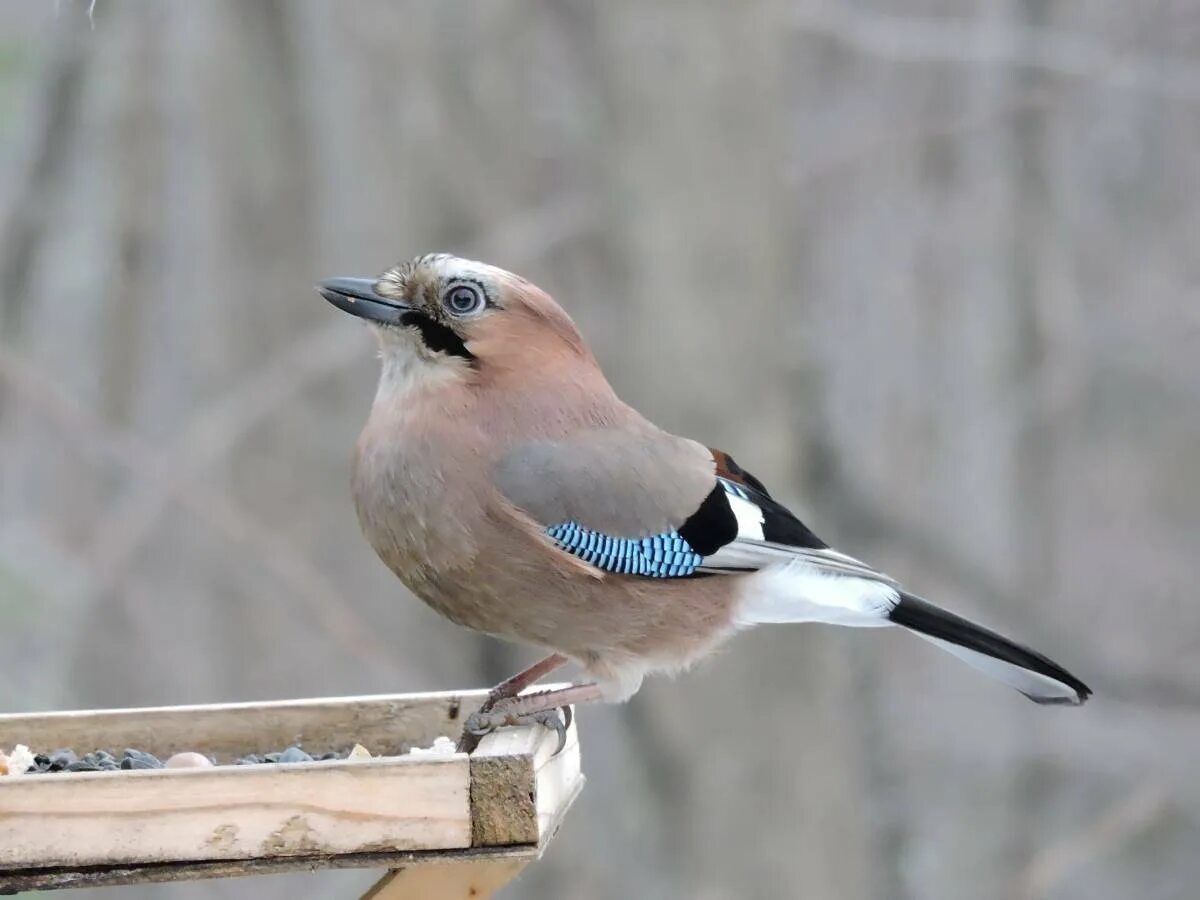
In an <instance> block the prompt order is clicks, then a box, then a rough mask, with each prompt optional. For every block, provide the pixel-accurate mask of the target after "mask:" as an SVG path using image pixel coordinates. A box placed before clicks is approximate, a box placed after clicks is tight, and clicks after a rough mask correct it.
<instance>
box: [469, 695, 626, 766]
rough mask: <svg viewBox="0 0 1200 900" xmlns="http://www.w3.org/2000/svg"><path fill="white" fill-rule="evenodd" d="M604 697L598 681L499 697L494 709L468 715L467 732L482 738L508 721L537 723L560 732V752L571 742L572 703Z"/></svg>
mask: <svg viewBox="0 0 1200 900" xmlns="http://www.w3.org/2000/svg"><path fill="white" fill-rule="evenodd" d="M601 699H603V694H602V693H601V691H600V686H599V685H597V684H596V683H595V682H588V683H587V684H573V685H571V686H570V687H565V688H556V689H555V690H551V691H538V692H536V693H533V694H523V695H521V696H519V697H506V698H503V699H500V700H497V701H496V702H495V704H493V706H492V708H491V709H489V710H480V711H478V712H474V713H472V714H471V715H470V716H468V717H467V721H466V723H465V725H464V736H465V735H467V734H470V735H473V736H474V737H475V738H476V739H478V738H480V737H483V736H484V735H485V734H490V733H491V732H493V731H495V730H496V729H497V728H503V727H504V726H505V725H533V724H535V723H536V724H539V725H544V726H546V727H547V728H550V729H552V730H553V731H555V732H557V733H558V747H557V749H555V751H554V752H555V754H556V755H557V754H558V753H561V752H562V749H563V747H565V746H566V744H567V729H568V728H570V727H571V704H573V703H594V702H596V701H597V700H601ZM560 708H561V709H562V710H563V711H564V712H563V717H562V718H559V715H558V710H559V709H560Z"/></svg>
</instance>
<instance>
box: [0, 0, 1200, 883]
mask: <svg viewBox="0 0 1200 900" xmlns="http://www.w3.org/2000/svg"><path fill="white" fill-rule="evenodd" d="M87 5H88V4H87V2H86V0H75V2H71V0H60V2H57V3H55V2H51V0H0V296H2V300H3V304H2V307H0V442H2V443H0V447H2V450H0V477H2V478H3V494H2V498H0V620H2V621H3V625H2V626H0V709H3V710H6V711H20V710H35V709H54V708H74V707H80V706H87V707H92V706H129V705H140V704H164V703H185V702H198V701H220V700H251V699H265V698H283V697H299V696H307V695H336V694H353V693H378V692H393V691H418V690H426V689H447V688H460V687H471V686H482V685H485V684H487V683H489V682H492V681H494V680H496V679H498V678H500V677H501V676H503V675H506V674H509V673H510V672H511V671H512V670H514V669H515V668H516V667H517V666H518V665H520V664H522V663H524V662H528V661H530V660H531V659H532V658H533V657H534V654H533V653H532V652H530V651H527V650H524V649H521V648H510V647H507V646H503V645H500V644H498V643H495V642H491V641H488V640H485V639H480V638H476V637H475V636H473V635H471V634H469V633H466V632H464V631H461V630H458V629H456V628H455V627H454V626H452V625H450V624H448V623H445V622H443V621H442V620H441V619H439V618H438V617H437V616H436V615H434V614H433V613H432V612H430V611H428V610H427V609H425V608H424V607H423V606H421V605H420V604H419V603H417V602H416V601H414V600H413V599H412V598H411V597H410V596H408V595H407V594H406V593H405V591H404V590H403V589H402V588H401V587H400V585H399V584H398V583H397V582H396V581H395V580H394V579H393V578H392V576H391V575H390V574H389V573H388V572H387V571H386V570H385V569H384V567H383V565H382V564H381V563H379V562H378V561H377V560H376V558H375V557H374V555H373V554H372V552H371V550H370V549H369V548H368V546H367V544H366V542H365V541H364V540H363V539H362V538H361V536H360V535H359V532H358V527H357V524H356V521H355V517H354V513H353V510H352V507H351V502H350V496H349V490H348V484H347V480H348V471H349V454H350V450H351V446H352V444H353V442H354V440H355V437H356V436H357V433H358V430H359V428H360V427H361V425H362V422H363V421H364V419H365V416H366V413H367V408H368V405H369V403H370V400H371V397H372V394H373V390H374V381H375V377H376V371H375V365H376V364H375V361H374V359H373V355H374V349H373V344H372V341H371V339H370V337H369V335H368V332H367V331H366V329H365V328H364V327H363V326H362V325H361V323H359V322H357V321H354V320H351V319H350V318H349V317H347V316H344V315H341V314H339V313H337V312H335V311H334V310H332V309H331V308H330V307H329V306H328V305H327V304H325V303H324V302H323V301H322V300H321V299H320V298H319V297H318V296H317V295H316V293H314V291H313V288H312V285H313V283H314V282H315V281H317V280H318V279H320V278H322V277H326V276H330V275H370V274H375V273H378V272H379V271H381V270H382V269H384V268H385V267H387V266H389V265H391V264H392V263H394V262H396V261H398V260H399V259H401V258H406V257H409V256H412V255H415V254H417V253H422V252H427V251H435V250H436V251H450V252H455V253H459V254H461V255H467V256H473V257H476V258H482V259H486V260H488V261H490V262H493V263H496V264H498V265H501V266H504V267H505V268H509V269H513V270H516V271H518V272H520V273H522V274H524V275H525V276H527V277H529V278H530V279H532V280H534V281H536V282H537V283H539V284H541V285H542V286H544V287H545V288H547V289H548V290H550V291H551V292H552V293H553V294H554V295H555V296H556V297H557V298H558V299H559V300H560V301H561V302H562V304H563V305H564V306H565V307H566V308H567V309H568V310H569V311H570V312H571V314H572V315H573V316H574V317H575V318H576V320H577V321H578V323H579V324H580V326H581V328H582V329H583V330H584V332H585V334H586V335H588V337H589V339H590V340H591V341H592V343H593V346H594V347H595V349H596V351H597V354H598V356H599V357H600V359H601V361H602V363H603V364H604V365H605V367H606V369H607V371H608V373H609V375H610V376H611V379H612V380H613V382H614V383H615V385H616V386H617V388H618V390H619V392H620V393H621V394H622V395H623V396H624V397H625V398H626V399H628V400H629V401H630V402H632V403H633V404H634V405H635V406H637V407H638V408H640V409H641V410H642V411H643V412H645V413H646V414H648V415H649V416H651V417H652V418H653V419H655V420H656V421H658V422H659V423H660V424H662V425H663V426H665V427H667V428H669V429H672V430H676V431H680V432H683V433H686V434H688V435H690V436H693V437H696V438H698V439H701V440H703V441H706V442H707V443H709V444H713V445H716V446H719V447H723V448H726V449H728V450H730V451H733V452H734V453H735V454H736V456H737V458H738V460H739V461H740V462H741V463H742V464H743V465H745V466H747V467H749V468H750V469H751V470H752V471H754V472H755V473H756V474H758V475H759V476H760V477H762V478H763V479H764V480H766V481H767V482H768V484H770V485H771V486H772V487H773V488H774V489H775V492H776V493H777V494H778V495H779V496H780V497H781V498H782V499H784V500H785V501H787V502H788V503H789V504H791V505H793V506H794V508H796V509H797V511H798V512H799V513H800V514H801V515H802V516H803V517H804V518H805V519H806V520H808V521H809V522H810V523H811V524H812V525H813V526H814V527H815V528H816V530H817V531H818V533H820V534H822V535H823V536H825V537H826V539H828V540H831V541H834V542H836V543H837V544H838V545H839V546H842V547H843V548H844V549H845V550H847V551H849V552H851V553H853V554H855V555H856V556H860V557H863V558H865V559H867V560H869V561H871V562H873V563H875V564H877V565H878V566H880V567H882V568H884V569H886V570H887V571H889V572H891V573H893V574H895V575H896V576H898V577H900V578H902V579H904V580H905V581H907V582H908V583H909V584H910V585H911V586H912V587H913V588H914V589H915V590H917V591H919V592H920V593H922V594H925V595H926V596H929V597H931V598H934V599H936V600H938V601H939V602H942V603H944V604H945V605H948V606H950V607H951V608H953V609H956V610H958V611H961V612H963V613H965V614H968V615H971V616H974V617H977V618H978V619H980V620H982V621H984V622H986V623H989V624H991V625H993V626H995V627H998V628H1000V629H1002V630H1005V631H1007V632H1009V633H1011V634H1013V635H1014V636H1016V637H1019V638H1021V639H1023V640H1026V641H1028V642H1029V643H1030V644H1032V645H1034V646H1035V647H1037V648H1039V649H1042V650H1044V651H1045V652H1047V653H1048V654H1050V655H1053V656H1054V657H1056V658H1057V659H1059V660H1060V661H1062V662H1063V663H1065V664H1066V665H1068V666H1069V667H1070V668H1072V669H1075V670H1076V671H1077V672H1078V673H1079V674H1080V675H1082V676H1083V677H1084V678H1085V679H1086V680H1088V681H1090V682H1091V683H1092V686H1093V687H1094V688H1095V689H1096V697H1095V699H1094V700H1093V701H1092V703H1090V704H1089V705H1088V706H1087V707H1085V708H1084V709H1081V710H1060V709H1045V708H1039V707H1036V706H1034V705H1033V704H1031V703H1028V702H1026V701H1025V700H1023V699H1022V698H1021V697H1020V696H1018V695H1016V694H1015V693H1012V692H1010V691H1008V690H1006V689H1004V688H1003V687H1000V686H997V685H995V684H993V683H991V682H988V681H987V680H985V679H984V678H982V677H979V676H977V675H976V674H975V673H974V672H972V671H971V670H969V669H966V668H964V667H963V666H961V665H960V664H959V663H958V662H957V661H956V660H954V659H953V658H951V657H950V656H948V655H945V654H942V653H938V652H936V651H934V650H933V649H931V648H930V647H929V646H927V645H925V644H924V643H923V642H920V641H917V640H914V639H911V638H910V637H908V636H906V635H903V634H891V633H887V634H884V633H865V632H843V631H838V630H835V629H827V628H822V627H808V628H804V627H793V628H777V629H771V630H768V629H762V630H760V631H758V632H755V633H752V634H748V635H745V636H742V637H741V638H739V639H738V640H736V641H735V642H734V643H733V644H732V645H731V646H730V647H729V648H728V649H727V650H725V651H723V652H721V653H720V654H718V655H717V656H716V657H715V658H714V659H712V660H711V661H709V662H708V663H706V664H705V665H703V666H702V667H700V668H699V669H698V670H696V671H695V672H693V673H692V674H690V675H689V676H687V677H685V678H681V679H679V680H678V681H675V682H670V681H665V680H655V681H652V682H650V683H648V684H647V685H646V687H645V688H644V689H643V690H642V692H641V693H640V694H639V695H638V696H637V697H636V698H635V699H634V700H633V701H632V702H631V703H630V704H629V705H628V706H625V707H622V708H595V709H586V710H584V711H583V713H582V716H581V719H582V729H583V738H584V753H585V768H586V771H587V773H588V775H589V778H590V782H589V785H588V788H587V789H586V790H585V792H584V794H583V796H582V798H581V800H580V802H579V803H578V805H577V806H576V808H575V809H574V810H573V812H572V814H571V815H570V816H569V817H568V819H567V822H566V825H565V827H564V829H563V831H562V833H561V835H560V836H559V839H558V840H557V841H556V842H555V844H554V845H553V846H552V848H551V851H550V853H549V854H548V856H547V858H546V859H545V860H544V861H542V862H541V863H540V864H538V865H536V866H533V867H531V869H529V870H528V871H527V874H526V875H524V876H523V877H522V879H521V880H520V881H519V882H518V883H517V884H516V885H514V886H513V887H511V888H509V889H508V891H507V892H506V893H505V895H504V896H505V897H507V898H534V900H536V898H551V897H554V898H559V897H572V898H582V900H592V898H613V897H622V898H624V897H636V898H652V900H653V898H677V897H678V898H683V897H687V898H701V900H718V898H759V897H761V898H778V897H805V898H818V900H823V898H830V900H858V898H862V900H867V898H885V900H891V898H896V900H910V898H911V900H918V898H921V900H923V898H965V897H969V898H977V900H1025V898H1054V900H1068V898H1070V900H1108V898H1113V900H1125V898H1130V897H1138V898H1142V900H1167V898H1180V900H1185V898H1189V900H1190V898H1193V897H1195V896H1196V894H1195V891H1196V884H1197V883H1200V778H1198V777H1197V775H1196V771H1195V770H1196V760H1197V758H1198V757H1200V602H1198V598H1197V594H1196V579H1195V576H1196V563H1197V555H1198V551H1200V50H1198V48H1200V3H1197V2H1194V0H1193V2H1173V3H1171V2H1161V3H1159V2H1147V3H1122V2H1117V0H1107V2H1089V3H1068V2H1063V0H1059V2H1053V0H1042V2H1035V0H1027V2H969V3H963V2H948V0H923V2H919V3H915V2H914V3H901V2H894V0H870V2H856V3H838V2H832V0H830V2H825V3H820V2H797V3H787V2H769V0H768V2H754V3H711V4H710V3H688V4H683V3H678V4H670V3H667V4H648V3H638V2H633V0H626V2H604V3H600V2H595V3H587V2H525V3H518V2H486V3H465V2H432V0H431V2H402V3H396V2H356V3H353V4H347V3H340V4H339V3H334V2H331V0H330V2H323V0H305V2H267V0H254V2H250V0H243V2H234V0H223V2H218V0H193V2H184V0H174V2H151V0H143V2H138V0H99V2H98V3H97V4H96V8H95V12H94V23H92V22H89V19H88V15H87ZM372 877H374V873H363V872H357V873H354V872H351V873H346V872H343V873H337V874H323V875H316V876H289V877H280V878H274V879H243V880H237V881H228V882H208V883H195V884H190V885H182V886H169V887H150V888H142V889H137V890H134V889H125V888H117V889H111V890H110V891H108V892H105V893H102V894H97V896H98V897H99V896H103V897H113V896H129V897H132V898H138V900H149V898H168V897H169V898H181V900H182V898H212V897H229V898H243V897H264V898H275V897H278V898H283V897H297V896H299V897H345V896H353V895H354V891H355V890H356V889H358V888H361V887H362V886H363V885H365V884H366V883H368V882H369V881H370V880H371V879H372ZM76 896H78V897H80V900H83V898H84V897H85V896H91V895H85V894H79V895H76Z"/></svg>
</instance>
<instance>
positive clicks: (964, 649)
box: [888, 592, 1092, 705]
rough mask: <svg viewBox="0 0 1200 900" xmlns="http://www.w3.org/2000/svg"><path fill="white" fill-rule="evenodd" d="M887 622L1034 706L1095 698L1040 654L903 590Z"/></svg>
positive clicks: (1078, 682)
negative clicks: (940, 650) (987, 677)
mask: <svg viewBox="0 0 1200 900" xmlns="http://www.w3.org/2000/svg"><path fill="white" fill-rule="evenodd" d="M888 618H889V619H891V621H893V622H895V623H896V624H897V625H903V626H904V627H905V628H907V629H909V630H910V631H913V632H915V633H916V634H919V635H920V636H921V637H923V638H926V639H927V640H930V641H933V642H934V643H936V644H938V645H939V646H940V647H942V648H943V649H944V650H948V651H949V652H951V653H953V654H954V655H955V656H957V657H959V659H961V660H963V662H965V663H967V664H968V665H970V666H973V667H974V668H976V669H979V670H980V671H981V672H983V673H984V674H986V675H990V676H991V677H992V678H995V679H997V680H999V681H1002V682H1004V683H1005V684H1007V685H1009V686H1011V687H1014V688H1016V689H1017V690H1018V691H1020V692H1021V693H1022V694H1024V695H1025V696H1026V697H1028V698H1029V699H1030V700H1032V701H1033V702H1034V703H1067V704H1072V705H1078V704H1080V703H1082V702H1083V701H1084V700H1086V699H1087V698H1088V697H1090V696H1091V694H1092V691H1091V688H1089V687H1088V686H1087V685H1086V684H1084V683H1083V682H1082V681H1080V680H1079V679H1078V678H1076V677H1075V676H1074V675H1072V674H1071V673H1070V672H1068V671H1067V670H1066V669H1064V668H1063V667H1062V666H1060V665H1058V663H1055V662H1052V661H1051V660H1049V659H1047V658H1046V657H1044V656H1042V654H1040V653H1035V652H1034V651H1032V650H1029V649H1027V648H1025V647H1022V646H1021V645H1020V644H1014V643H1013V642H1012V641H1010V640H1009V639H1008V638H1006V637H1001V636H1000V635H998V634H996V633H995V632H993V631H988V630H987V629H986V628H982V627H980V626H979V625H976V624H974V623H973V622H968V621H967V620H966V619H964V618H962V617H961V616H956V615H954V613H950V612H946V611H945V610H944V609H939V608H938V607H936V606H934V605H933V604H932V603H928V602H926V601H925V600H922V599H921V598H920V597H914V596H913V595H912V594H906V593H903V592H901V594H900V602H899V603H898V604H896V607H895V608H894V609H893V610H892V611H891V613H890V614H889V615H888Z"/></svg>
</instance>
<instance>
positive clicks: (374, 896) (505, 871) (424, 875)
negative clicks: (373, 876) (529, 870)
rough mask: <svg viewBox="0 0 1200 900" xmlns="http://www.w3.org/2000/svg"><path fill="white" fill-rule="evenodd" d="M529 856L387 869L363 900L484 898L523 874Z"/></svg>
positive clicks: (462, 899)
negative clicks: (526, 857)
mask: <svg viewBox="0 0 1200 900" xmlns="http://www.w3.org/2000/svg"><path fill="white" fill-rule="evenodd" d="M528 864H529V860H527V859H480V860H474V861H472V862H459V863H454V864H449V865H426V866H418V867H416V868H410V869H396V870H394V871H392V872H388V873H387V874H386V875H384V876H383V878H381V879H380V880H379V881H377V882H376V883H375V886H374V887H372V888H371V889H370V890H369V891H367V892H366V893H365V894H363V896H362V900H428V898H431V897H437V898H438V900H485V898H487V897H490V896H492V894H494V893H495V892H496V891H498V890H500V888H502V887H504V886H505V885H506V884H508V883H509V882H510V881H512V880H513V879H514V878H516V877H517V875H518V874H520V872H521V870H522V869H524V868H525V866H526V865H528Z"/></svg>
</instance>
